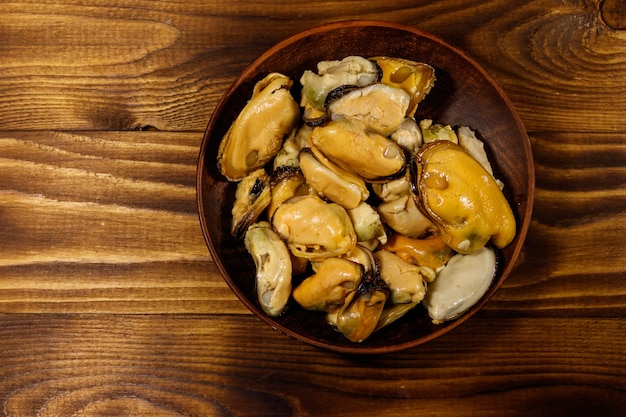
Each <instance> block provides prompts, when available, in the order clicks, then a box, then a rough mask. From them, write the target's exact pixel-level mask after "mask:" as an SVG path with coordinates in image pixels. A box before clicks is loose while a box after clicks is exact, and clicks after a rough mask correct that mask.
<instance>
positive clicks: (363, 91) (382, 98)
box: [327, 83, 411, 136]
mask: <svg viewBox="0 0 626 417" xmlns="http://www.w3.org/2000/svg"><path fill="white" fill-rule="evenodd" d="M410 100H411V98H410V97H409V94H408V93H407V92H406V91H404V90H403V89H401V88H396V87H390V86H388V85H386V84H382V83H376V84H372V85H368V86H366V87H362V88H357V89H353V90H351V91H349V92H347V93H346V94H344V95H342V96H341V97H339V98H337V99H335V100H333V101H331V102H330V103H329V104H328V106H327V111H328V115H329V116H330V119H331V120H338V119H343V118H355V119H359V120H361V121H363V122H364V123H365V126H366V128H367V129H368V130H369V131H371V132H375V133H378V134H380V135H383V136H389V135H391V134H392V133H393V132H394V131H395V130H396V129H397V128H398V127H399V126H400V124H401V123H402V122H403V121H404V120H405V118H406V113H407V109H408V108H409V103H410Z"/></svg>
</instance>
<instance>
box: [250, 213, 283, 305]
mask: <svg viewBox="0 0 626 417" xmlns="http://www.w3.org/2000/svg"><path fill="white" fill-rule="evenodd" d="M244 244H245V247H246V249H247V251H248V253H250V255H251V256H252V258H253V259H254V263H255V264H256V283H255V285H256V293H257V298H258V300H259V304H261V307H262V308H263V311H265V313H266V314H267V315H268V316H271V317H275V316H278V315H280V313H282V311H283V309H284V308H285V306H286V305H287V302H288V301H289V297H290V296H291V278H292V277H291V274H292V269H291V257H290V254H289V251H288V250H287V246H286V245H285V242H283V240H282V239H281V238H280V236H278V235H277V234H276V232H274V231H273V230H272V227H271V226H270V224H269V223H268V222H265V221H262V222H259V223H255V224H253V225H252V226H250V228H248V230H247V231H246V235H245V239H244Z"/></svg>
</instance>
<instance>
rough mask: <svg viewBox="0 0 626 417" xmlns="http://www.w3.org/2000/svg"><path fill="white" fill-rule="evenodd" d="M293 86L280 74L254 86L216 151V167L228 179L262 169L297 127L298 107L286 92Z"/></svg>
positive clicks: (235, 178)
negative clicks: (250, 95)
mask: <svg viewBox="0 0 626 417" xmlns="http://www.w3.org/2000/svg"><path fill="white" fill-rule="evenodd" d="M292 85H293V81H292V80H291V79H290V78H289V77H287V76H285V75H283V74H279V73H271V74H269V75H267V76H266V77H265V78H264V79H262V80H261V81H259V82H258V83H257V84H256V85H255V87H254V93H253V95H252V97H251V98H250V101H248V103H247V104H246V106H245V107H244V108H243V110H242V111H241V113H239V115H238V116H237V118H236V119H235V121H234V122H233V124H232V125H231V126H230V128H229V129H228V131H227V132H226V135H224V137H223V138H222V141H221V142H220V146H219V149H218V155H217V161H218V167H219V169H220V172H221V173H222V174H223V175H224V176H225V177H226V178H227V179H228V180H230V181H239V180H241V179H242V178H243V177H245V176H246V175H248V173H250V172H251V171H254V170H255V169H258V168H261V167H262V166H264V165H265V164H266V163H267V162H268V161H270V160H271V159H272V158H273V157H274V156H275V155H276V153H277V152H278V151H279V150H280V148H281V146H282V143H283V140H284V138H285V137H286V136H288V135H289V134H290V133H291V131H292V130H293V129H295V128H296V126H297V124H298V122H299V119H300V107H299V106H298V103H297V102H296V101H295V100H294V98H293V96H292V95H291V92H290V91H289V89H290V88H291V86H292Z"/></svg>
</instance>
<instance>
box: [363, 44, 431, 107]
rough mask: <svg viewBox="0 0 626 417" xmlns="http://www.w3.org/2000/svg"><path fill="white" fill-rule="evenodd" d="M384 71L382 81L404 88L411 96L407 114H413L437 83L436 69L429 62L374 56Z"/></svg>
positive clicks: (373, 59) (374, 59)
mask: <svg viewBox="0 0 626 417" xmlns="http://www.w3.org/2000/svg"><path fill="white" fill-rule="evenodd" d="M371 60H372V61H374V62H376V64H378V66H379V68H380V69H381V71H382V78H381V80H380V81H381V82H382V83H385V84H387V85H390V86H394V87H399V88H402V89H404V90H405V91H406V92H407V93H408V94H409V96H410V97H411V101H410V105H409V108H408V110H407V116H413V115H414V114H415V110H416V109H417V106H418V104H419V102H420V101H422V100H423V99H424V97H426V95H427V94H428V93H429V92H430V90H431V89H432V87H433V86H434V84H435V80H436V77H435V69H434V68H433V67H431V66H430V65H428V64H425V63H422V62H415V61H411V60H408V59H403V58H395V57H387V56H380V57H373V58H371Z"/></svg>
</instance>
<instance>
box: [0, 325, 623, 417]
mask: <svg viewBox="0 0 626 417" xmlns="http://www.w3.org/2000/svg"><path fill="white" fill-rule="evenodd" d="M257 320H258V319H256V318H253V317H239V316H225V317H221V318H216V317H206V316H177V315H174V316H143V317H142V316H118V317H107V318H106V319H102V318H101V317H100V316H81V317H76V316H63V315H52V316H50V315H45V316H32V315H27V316H20V315H14V316H10V317H7V316H0V336H1V337H2V338H3V340H5V339H6V340H7V343H4V344H3V347H2V352H3V354H4V358H5V359H4V361H3V367H2V378H1V381H2V382H0V392H5V393H7V394H6V396H5V397H4V406H3V409H4V410H5V412H6V415H26V414H20V413H27V415H41V416H59V415H80V416H86V415H91V416H104V415H142V416H143V415H145V416H155V415H156V416H161V415H165V416H182V415H216V416H219V415H224V416H226V415H229V416H267V415H333V416H351V415H363V416H378V415H381V414H383V415H414V414H413V413H422V412H423V413H426V414H428V415H433V416H442V415H465V416H502V415H505V416H506V415H516V411H515V410H526V411H528V412H529V415H533V416H555V415H559V416H561V415H562V416H565V415H602V416H620V415H623V412H624V411H626V410H625V409H624V405H625V403H624V401H623V399H624V396H623V392H624V390H625V389H626V385H625V384H624V379H623V378H622V377H621V375H623V370H624V362H623V354H618V353H617V352H614V351H612V350H611V349H610V346H611V344H612V343H616V342H619V341H620V338H619V337H618V336H617V335H618V333H619V330H620V327H619V326H617V324H616V322H615V321H610V320H606V319H585V318H579V319H576V318H574V319H568V320H563V319H550V318H538V319H536V320H533V321H522V320H510V319H495V320H489V321H488V322H486V321H485V320H481V319H480V318H475V319H473V320H471V321H469V322H468V323H467V325H466V326H463V327H461V328H459V329H457V330H455V331H454V332H453V333H451V334H448V335H446V336H444V337H443V338H441V339H439V340H437V341H435V342H433V343H431V344H428V345H426V346H423V347H420V348H418V349H414V350H411V351H409V352H405V353H399V354H391V355H385V356H381V357H376V358H363V357H349V356H342V355H333V354H328V353H326V352H322V351H320V350H317V349H315V348H311V347H309V346H305V345H300V344H297V343H295V342H293V341H292V340H291V339H289V338H286V337H284V336H283V335H281V334H279V333H277V332H275V331H274V330H272V329H270V328H269V327H259V326H258V323H257ZM181 324H184V326H181ZM251 328H256V329H257V330H256V338H262V339H264V340H266V341H267V343H266V344H258V343H256V342H255V340H256V338H254V339H251V338H250V337H249V331H250V329H251ZM68 329H71V331H72V333H71V335H68V334H67V330H68ZM543 333H552V334H553V335H554V337H555V338H554V342H553V343H551V344H548V345H546V344H542V345H540V346H539V345H537V343H536V342H537V340H538V339H541V338H542V334H543ZM33 334H37V335H38V337H36V338H33V337H32V335H33ZM604 335H614V337H613V338H609V339H604V338H603V337H604ZM9 337H10V340H9ZM600 339H601V340H600ZM28 342H30V346H31V348H30V349H29V351H28V352H27V353H24V352H22V351H21V346H23V345H24V344H25V343H28ZM504 346H508V348H504ZM305 358H306V359H305ZM32 361H36V362H37V363H38V367H37V369H33V367H32V366H31V365H30V364H29V363H30V362H32ZM574 394H575V395H574ZM503 404H506V408H502V405H503Z"/></svg>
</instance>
